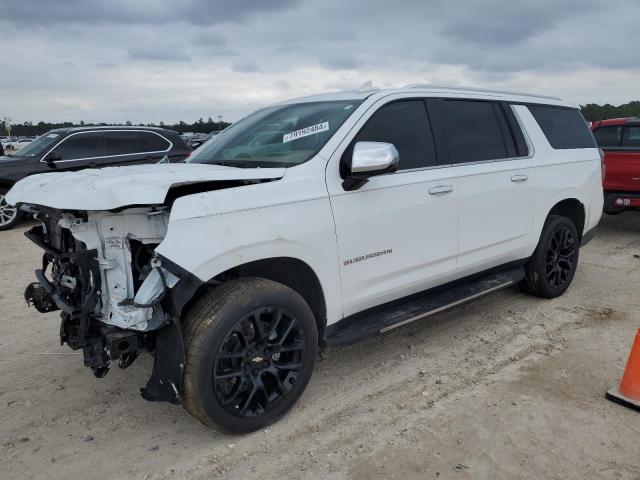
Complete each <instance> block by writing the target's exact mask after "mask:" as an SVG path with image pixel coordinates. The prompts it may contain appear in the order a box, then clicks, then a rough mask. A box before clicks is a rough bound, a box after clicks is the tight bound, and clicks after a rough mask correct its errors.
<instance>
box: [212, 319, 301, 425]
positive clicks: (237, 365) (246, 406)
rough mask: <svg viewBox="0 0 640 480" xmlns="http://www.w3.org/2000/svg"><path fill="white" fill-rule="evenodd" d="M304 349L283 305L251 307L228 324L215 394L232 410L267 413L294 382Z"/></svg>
mask: <svg viewBox="0 0 640 480" xmlns="http://www.w3.org/2000/svg"><path fill="white" fill-rule="evenodd" d="M304 350H305V342H304V332H303V330H302V329H301V328H300V325H299V323H298V319H297V318H296V317H295V315H294V314H292V313H291V312H289V311H287V310H286V309H284V308H281V307H267V308H258V309H256V310H254V311H252V312H251V313H249V314H248V315H246V316H245V317H244V318H242V319H240V320H238V322H237V323H236V324H235V325H234V326H233V327H232V329H231V331H230V332H229V333H228V334H227V336H226V337H225V339H224V341H223V342H222V345H221V346H220V348H219V349H218V352H217V354H216V356H215V360H214V368H213V379H212V380H213V384H214V392H215V395H216V398H217V399H218V401H219V402H220V404H221V405H222V406H223V408H224V409H225V410H226V411H227V412H229V413H230V414H232V415H237V416H239V417H255V416H258V415H261V414H263V413H265V412H266V411H267V410H269V409H271V408H272V407H273V406H275V405H276V404H277V403H278V402H280V401H281V400H282V398H283V397H284V396H286V395H287V394H288V393H289V392H290V391H291V390H292V388H293V387H294V386H295V383H296V379H297V378H298V371H299V369H300V368H301V366H302V363H301V359H302V356H303V355H304Z"/></svg>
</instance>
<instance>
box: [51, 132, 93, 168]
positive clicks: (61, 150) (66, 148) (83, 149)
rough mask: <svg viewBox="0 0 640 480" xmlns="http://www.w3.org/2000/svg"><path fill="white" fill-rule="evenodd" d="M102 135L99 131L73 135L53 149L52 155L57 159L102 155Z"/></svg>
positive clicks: (77, 158)
mask: <svg viewBox="0 0 640 480" xmlns="http://www.w3.org/2000/svg"><path fill="white" fill-rule="evenodd" d="M101 137H102V134H101V133H98V132H88V133H77V134H74V135H71V136H69V137H67V138H66V139H65V140H64V141H63V142H62V143H61V144H60V145H58V146H57V147H56V148H55V149H54V150H53V152H52V157H53V158H54V159H55V160H56V161H60V160H80V159H85V158H95V157H100V156H102V149H101Z"/></svg>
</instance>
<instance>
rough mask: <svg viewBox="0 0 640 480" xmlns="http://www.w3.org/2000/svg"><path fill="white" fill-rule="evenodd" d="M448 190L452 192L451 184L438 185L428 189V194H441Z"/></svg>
mask: <svg viewBox="0 0 640 480" xmlns="http://www.w3.org/2000/svg"><path fill="white" fill-rule="evenodd" d="M449 192H453V185H438V186H437V187H433V188H430V189H429V195H442V194H443V193H449Z"/></svg>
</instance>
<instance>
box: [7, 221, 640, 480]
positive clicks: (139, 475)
mask: <svg viewBox="0 0 640 480" xmlns="http://www.w3.org/2000/svg"><path fill="white" fill-rule="evenodd" d="M27 226H28V225H24V226H22V227H20V228H18V229H15V230H13V231H10V232H0V242H1V245H2V249H1V250H0V327H1V332H2V333H1V334H0V479H7V480H9V479H29V478H36V479H45V478H46V479H50V480H54V479H65V480H68V479H85V478H87V479H88V478H91V479H94V480H97V479H114V478H117V479H128V478H134V479H164V478H185V479H209V478H212V477H224V478H260V479H262V480H268V479H279V478H314V479H315V478H330V479H342V478H353V479H386V478H398V479H412V478H420V479H430V478H434V479H435V478H440V479H448V478H455V479H464V478H474V479H478V478H491V479H502V478H504V479H514V478H532V479H533V478H535V479H541V478H544V479H556V478H557V479H585V478H607V479H640V414H639V413H637V412H634V411H632V410H629V409H626V408H624V407H621V406H618V405H616V404H613V403H611V402H609V401H607V400H605V398H604V393H605V391H606V390H607V389H608V388H609V387H611V386H614V385H616V384H617V383H618V381H619V379H620V376H621V375H622V371H623V368H624V364H625V362H626V358H627V355H628V352H629V348H630V345H631V341H632V339H633V337H634V335H635V331H636V328H637V326H638V321H639V320H640V296H639V295H638V291H639V289H640V214H633V213H625V214H621V215H618V216H615V217H607V216H605V217H604V218H603V221H602V223H601V227H600V231H599V234H598V236H597V237H596V238H595V240H593V241H592V242H591V243H590V244H589V245H588V246H587V247H585V249H584V250H583V251H582V252H581V261H580V266H579V269H578V272H577V274H576V277H575V280H574V283H573V285H572V287H571V288H570V290H569V291H568V292H567V294H566V295H564V296H563V297H561V298H559V299H555V300H540V299H537V298H532V297H528V296H526V295H524V294H522V293H520V292H519V291H518V290H517V289H516V288H513V289H507V290H503V291H500V292H496V293H494V294H491V295H489V296H487V297H484V298H482V299H481V300H479V301H476V302H474V303H470V304H468V305H466V306H461V307H458V308H455V309H452V310H450V311H448V312H445V313H442V314H439V315H436V316H434V317H431V318H429V319H426V320H424V321H422V322H418V323H416V324H413V325H411V326H407V327H404V328H400V329H398V330H395V331H393V332H391V333H390V334H388V335H386V336H384V337H382V338H379V339H372V340H369V341H367V342H365V343H362V344H359V345H356V346H352V347H344V348H338V349H332V350H329V351H327V352H325V353H324V358H323V359H322V360H321V361H320V362H319V363H318V365H317V370H316V372H315V373H314V376H313V378H312V380H311V383H310V385H309V387H308V389H307V391H306V393H305V394H304V395H303V397H302V399H301V401H300V402H299V404H298V405H297V407H296V408H295V409H294V410H293V411H292V412H291V413H290V414H289V415H288V416H287V417H286V418H284V419H283V420H282V421H280V422H279V423H277V424H276V425H273V426H272V427H270V428H269V429H267V430H264V431H261V432H257V433H254V434H251V435H247V436H227V435H222V434H219V433H217V432H214V431H210V430H208V429H206V428H205V427H204V426H202V425H201V424H199V423H198V422H197V421H196V420H194V419H192V418H191V417H190V416H189V415H188V414H187V413H186V412H184V411H183V410H182V409H181V408H180V407H178V406H172V405H168V404H159V403H149V402H146V401H144V400H143V399H142V398H141V397H140V396H139V394H138V388H139V386H142V385H143V384H144V383H145V382H146V379H147V376H148V374H149V373H150V370H151V365H152V362H151V358H148V357H147V356H145V357H143V358H141V359H139V360H138V361H137V362H136V363H135V364H134V365H133V366H132V367H131V368H129V369H128V370H119V369H118V368H117V367H114V368H112V370H111V371H110V372H109V374H108V375H107V377H106V378H105V379H102V380H99V379H96V378H94V377H93V376H92V374H91V372H90V371H89V370H87V369H85V368H84V367H83V366H82V356H81V355H80V354H79V353H77V352H72V351H71V350H69V349H68V348H67V347H66V346H65V347H61V346H60V345H59V342H58V328H59V323H58V314H57V313H51V314H47V315H40V314H38V313H37V312H36V311H35V310H33V309H29V308H28V307H27V306H26V305H25V302H24V299H23V297H22V292H23V290H24V287H25V286H26V285H27V283H29V282H31V281H32V279H33V270H34V269H35V268H37V266H38V264H39V261H40V252H39V249H38V248H37V247H35V246H34V245H31V244H30V242H29V241H28V240H27V239H26V238H24V236H23V235H22V232H23V231H24V230H25V229H26V228H27Z"/></svg>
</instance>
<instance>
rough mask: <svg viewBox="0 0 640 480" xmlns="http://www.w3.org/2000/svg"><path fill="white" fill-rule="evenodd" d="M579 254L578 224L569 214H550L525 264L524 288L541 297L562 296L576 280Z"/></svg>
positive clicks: (522, 285)
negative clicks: (574, 279) (576, 224)
mask: <svg viewBox="0 0 640 480" xmlns="http://www.w3.org/2000/svg"><path fill="white" fill-rule="evenodd" d="M579 253H580V237H579V235H578V230H577V229H576V226H575V224H574V223H573V222H572V221H571V220H570V219H569V218H567V217H563V216H560V215H551V216H550V217H549V218H548V219H547V221H546V222H545V225H544V228H543V229H542V234H541V235H540V241H539V242H538V246H537V247H536V250H535V252H533V255H532V256H531V258H530V259H529V263H527V265H526V267H525V269H526V271H525V278H524V280H522V282H521V287H522V289H523V290H524V291H525V292H527V293H529V294H531V295H536V296H538V297H543V298H556V297H559V296H560V295H562V294H563V293H564V292H565V291H566V290H567V288H569V285H570V284H571V281H572V280H573V276H574V275H575V273H576V268H577V266H578V257H579Z"/></svg>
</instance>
